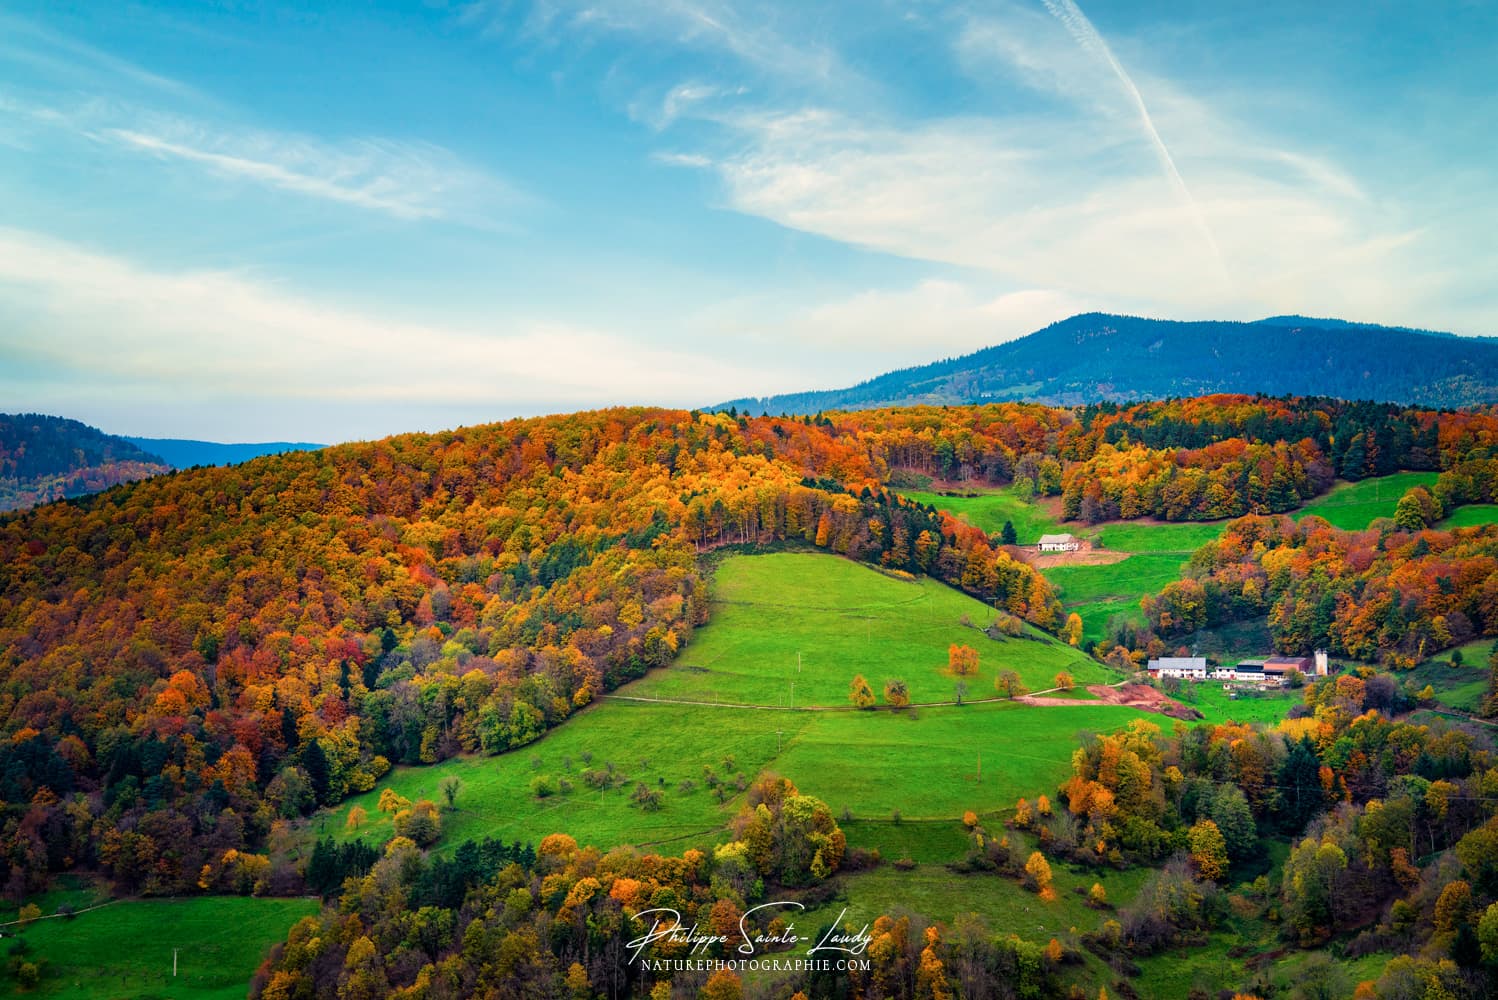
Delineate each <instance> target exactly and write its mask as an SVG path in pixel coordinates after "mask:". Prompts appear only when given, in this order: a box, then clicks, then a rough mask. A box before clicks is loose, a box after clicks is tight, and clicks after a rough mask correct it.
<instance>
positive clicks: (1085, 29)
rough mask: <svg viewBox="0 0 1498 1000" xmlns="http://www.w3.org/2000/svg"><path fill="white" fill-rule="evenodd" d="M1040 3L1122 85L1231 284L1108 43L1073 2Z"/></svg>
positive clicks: (1141, 100)
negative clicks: (1111, 72) (1110, 70)
mask: <svg viewBox="0 0 1498 1000" xmlns="http://www.w3.org/2000/svg"><path fill="white" fill-rule="evenodd" d="M1041 2H1042V3H1044V4H1045V7H1046V10H1048V11H1050V12H1051V14H1052V15H1053V16H1054V17H1055V18H1056V20H1058V21H1060V22H1061V23H1062V24H1063V25H1064V26H1065V27H1066V30H1067V31H1068V32H1070V33H1071V36H1072V37H1073V38H1075V39H1076V40H1077V44H1078V45H1080V46H1082V48H1084V49H1086V50H1087V51H1088V52H1091V53H1092V54H1093V55H1095V56H1098V57H1100V58H1102V59H1104V60H1105V61H1106V62H1107V63H1108V66H1109V67H1110V68H1111V69H1112V70H1113V74H1114V75H1115V76H1117V77H1118V82H1119V83H1122V84H1123V87H1124V90H1125V91H1126V92H1127V93H1128V95H1129V99H1130V100H1132V101H1133V102H1134V109H1135V110H1136V111H1138V112H1139V121H1140V124H1142V125H1143V126H1144V131H1145V134H1146V135H1148V136H1149V140H1150V143H1151V144H1152V145H1153V146H1154V147H1155V155H1156V156H1157V157H1158V158H1159V160H1160V166H1161V167H1163V168H1164V169H1165V176H1166V177H1167V178H1168V179H1169V180H1170V184H1171V187H1173V188H1175V191H1176V194H1177V195H1179V196H1180V199H1181V201H1182V202H1184V203H1185V205H1186V207H1187V208H1189V209H1190V210H1191V217H1192V219H1193V220H1195V222H1196V228H1197V231H1198V232H1199V233H1200V234H1201V237H1202V239H1203V240H1204V241H1206V244H1207V246H1208V247H1209V248H1210V249H1211V251H1212V259H1213V260H1214V261H1216V263H1217V269H1218V270H1219V271H1220V272H1221V273H1222V276H1223V279H1224V280H1226V281H1228V282H1229V283H1231V278H1229V277H1228V273H1227V266H1226V265H1225V264H1224V263H1223V260H1222V250H1221V248H1219V247H1218V246H1217V239H1216V238H1215V237H1214V236H1213V235H1212V230H1211V229H1210V228H1209V227H1208V226H1207V219H1206V217H1205V216H1203V215H1202V210H1201V207H1200V206H1199V205H1197V203H1196V199H1195V198H1193V197H1192V196H1191V189H1190V188H1188V187H1187V186H1186V181H1185V180H1184V179H1183V178H1182V177H1181V172H1180V171H1179V170H1177V169H1176V161H1175V159H1174V158H1173V157H1172V156H1171V155H1170V150H1169V148H1167V147H1166V145H1165V140H1164V139H1162V138H1160V132H1159V130H1158V129H1156V128H1155V121H1154V119H1153V118H1151V117H1150V112H1149V108H1148V107H1146V106H1145V103H1144V96H1143V95H1142V94H1140V93H1139V88H1138V87H1136V86H1134V81H1133V79H1132V78H1131V77H1130V76H1129V74H1128V72H1127V71H1125V70H1124V68H1123V66H1122V65H1121V64H1120V63H1119V61H1118V58H1117V57H1116V56H1114V54H1113V50H1112V49H1111V48H1109V47H1108V43H1107V42H1106V41H1104V39H1103V36H1102V35H1101V34H1099V33H1098V30H1097V28H1095V27H1094V26H1093V24H1092V22H1091V21H1090V20H1088V18H1087V15H1086V14H1084V13H1082V8H1080V7H1078V6H1077V5H1076V3H1075V2H1074V0H1041Z"/></svg>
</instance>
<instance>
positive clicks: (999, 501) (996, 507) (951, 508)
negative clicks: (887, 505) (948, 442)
mask: <svg viewBox="0 0 1498 1000" xmlns="http://www.w3.org/2000/svg"><path fill="white" fill-rule="evenodd" d="M973 492H974V493H976V494H977V495H976V496H970V497H968V496H946V495H944V494H941V493H933V492H930V491H928V490H901V491H900V495H901V496H903V497H905V498H906V499H908V500H914V501H915V502H916V503H923V504H930V505H931V506H933V507H936V508H937V509H939V510H945V511H948V512H950V513H952V514H954V515H956V516H957V517H959V518H961V519H962V520H964V521H966V522H968V523H969V524H971V525H972V526H973V527H975V528H982V529H983V530H984V531H986V532H988V533H989V534H990V535H997V534H998V533H999V532H1000V531H1002V530H1003V529H1004V522H1005V521H1008V522H1009V523H1010V524H1013V525H1014V533H1015V537H1016V540H1017V541H1018V543H1019V544H1020V545H1034V544H1035V543H1036V542H1038V541H1040V536H1041V535H1046V534H1051V533H1053V532H1058V531H1064V530H1065V529H1064V528H1062V527H1061V525H1060V524H1059V523H1058V522H1057V521H1056V519H1055V518H1054V517H1052V516H1051V514H1050V512H1049V511H1047V510H1046V509H1045V508H1044V507H1042V506H1040V505H1039V504H1037V503H1034V502H1033V501H1031V500H1027V499H1026V498H1024V497H1022V496H1020V495H1019V494H1018V493H1017V492H1015V491H1014V489H1013V487H1009V486H1005V487H1003V488H1002V489H992V488H989V489H984V490H981V491H979V490H974V491H973Z"/></svg>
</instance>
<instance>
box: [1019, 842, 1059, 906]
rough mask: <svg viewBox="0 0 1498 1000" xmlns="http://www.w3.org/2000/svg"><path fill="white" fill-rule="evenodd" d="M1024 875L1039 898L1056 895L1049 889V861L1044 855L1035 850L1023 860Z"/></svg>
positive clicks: (1049, 897)
mask: <svg viewBox="0 0 1498 1000" xmlns="http://www.w3.org/2000/svg"><path fill="white" fill-rule="evenodd" d="M1025 875H1026V876H1027V877H1028V879H1029V881H1030V884H1031V886H1032V887H1033V888H1034V889H1035V891H1036V892H1037V893H1039V894H1040V898H1041V899H1053V898H1054V897H1055V895H1056V893H1055V891H1054V890H1052V889H1051V863H1050V862H1049V861H1047V860H1046V859H1045V855H1044V854H1041V853H1040V852H1039V851H1035V852H1034V853H1032V854H1031V855H1030V858H1029V860H1028V861H1026V862H1025Z"/></svg>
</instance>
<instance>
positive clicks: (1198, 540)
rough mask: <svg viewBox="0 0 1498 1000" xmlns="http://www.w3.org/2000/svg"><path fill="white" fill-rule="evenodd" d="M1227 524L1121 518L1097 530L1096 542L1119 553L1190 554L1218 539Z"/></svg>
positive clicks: (1101, 546) (1100, 546)
mask: <svg viewBox="0 0 1498 1000" xmlns="http://www.w3.org/2000/svg"><path fill="white" fill-rule="evenodd" d="M1226 525H1227V522H1226V521H1211V522H1208V523H1205V524H1203V523H1198V522H1182V523H1179V524H1140V523H1138V522H1131V521H1118V522H1115V523H1112V524H1105V525H1103V526H1102V527H1101V528H1099V529H1097V533H1096V534H1095V535H1094V536H1093V545H1094V546H1096V547H1098V548H1102V549H1111V550H1113V551H1115V552H1174V553H1177V554H1180V555H1187V556H1189V555H1190V554H1191V553H1193V552H1195V551H1196V550H1197V549H1199V548H1201V547H1202V546H1203V545H1206V544H1207V543H1208V542H1215V541H1216V540H1217V538H1218V536H1219V535H1221V534H1222V529H1223V528H1224V527H1225V526H1226Z"/></svg>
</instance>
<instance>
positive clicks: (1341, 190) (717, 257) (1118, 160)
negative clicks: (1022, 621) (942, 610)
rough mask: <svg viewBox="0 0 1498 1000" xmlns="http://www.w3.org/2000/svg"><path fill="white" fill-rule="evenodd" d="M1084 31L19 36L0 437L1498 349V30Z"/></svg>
mask: <svg viewBox="0 0 1498 1000" xmlns="http://www.w3.org/2000/svg"><path fill="white" fill-rule="evenodd" d="M1079 3H1080V0H1079V2H1072V0H1023V2H1021V0H1014V2H1008V0H995V2H985V3H973V4H946V3H936V2H911V3H893V2H890V3H884V2H880V0H864V2H860V3H839V4H806V3H787V4H775V3H759V4H752V5H750V4H730V3H719V2H713V0H654V2H647V0H581V2H575V3H574V2H569V0H536V2H526V0H476V2H471V3H459V2H449V3H441V2H435V0H432V2H427V3H414V2H412V3H363V2H349V3H321V4H317V5H306V4H303V5H281V4H275V3H254V2H248V0H245V2H227V0H226V2H221V3H211V4H210V3H183V4H168V3H152V4H141V3H126V2H122V3H104V2H95V3H64V2H47V3H27V2H24V0H22V2H19V3H10V4H7V5H6V6H5V8H3V10H0V393H3V397H4V403H3V404H0V409H3V410H7V411H16V410H38V411H42V412H49V413H58V414H63V415H66V416H72V417H77V418H79V419H83V420H86V421H89V422H91V423H94V424H96V425H98V426H101V427H103V428H105V429H106V430H110V431H114V432H117V433H130V434H142V435H151V436H187V437H203V438H213V439H218V440H265V439H286V438H293V439H299V440H323V441H335V440H346V439H353V438H365V437H373V436H378V435H382V434H387V433H393V432H398V431H402V430H413V429H436V428H440V427H450V426H455V425H458V424H471V423H478V422H483V421H487V420H493V419H498V418H502V417H507V416H512V415H515V414H526V413H544V412H556V411H562V410H570V409H576V408H581V407H591V406H599V405H607V404H613V403H637V402H639V403H643V402H652V403H667V404H681V405H697V404H706V403H711V402H715V401H717V400H720V399H725V398H730V397H735V396H741V395H750V394H763V393H771V392H778V391H788V390H798V389H807V388H831V387H836V386H842V385H847V384H850V383H852V382H854V381H856V380H858V379H861V378H865V377H868V376H870V375H873V374H876V373H878V372H881V371H885V370H888V369H890V368H894V367H900V366H904V365H909V364H915V363H919V362H922V361H926V360H932V359H935V358H938V357H943V356H948V355H952V354H957V353H963V352H966V351H970V350H974V349H977V348H979V347H983V346H987V345H989V344H992V343H996V342H999V341H1002V340H1007V339H1010V338H1013V337H1015V336H1020V335H1022V334H1024V333H1028V332H1030V331H1032V330H1034V329H1037V328H1039V327H1041V326H1043V325H1045V324H1046V323H1049V322H1051V321H1054V320H1057V319H1061V318H1063V317H1065V316H1067V315H1070V314H1072V313H1075V312H1079V311H1083V310H1088V309H1099V310H1105V311H1111V312H1127V313H1138V314H1145V315H1154V316H1162V317H1168V318H1178V319H1193V318H1232V319H1251V318H1257V317H1260V316H1264V315H1270V314H1275V313H1286V312H1297V313H1306V314H1312V315H1335V316H1340V317H1345V318H1351V319H1360V320H1368V321H1374V322H1382V323H1391V324H1404V325H1413V326H1420V327H1426V328H1436V329H1446V330H1451V331H1454V332H1457V333H1462V334H1498V283H1495V282H1494V281H1493V280H1492V275H1493V274H1495V273H1498V241H1495V240H1494V238H1493V235H1492V234H1493V232H1494V230H1495V223H1498V218H1495V216H1498V208H1495V206H1498V190H1495V187H1498V184H1495V171H1494V168H1493V164H1494V163H1498V128H1495V127H1494V123H1495V122H1498V68H1495V64H1494V60H1493V59H1492V53H1493V52H1494V51H1495V48H1498V12H1495V11H1498V8H1495V5H1492V4H1486V3H1478V2H1471V3H1445V4H1442V3H1431V4H1413V3H1411V4H1390V3H1379V4H1367V3H1324V4H1319V5H1314V6H1312V5H1306V4H1303V3H1299V2H1293V3H1292V2H1282V3H1273V2H1270V3H1256V4H1227V3H1222V2H1220V0H1218V2H1184V3H1182V2H1172V3H1163V2H1161V3H1151V2H1144V3H1140V2H1133V3H1122V2H1114V3H1101V2H1085V3H1080V5H1079ZM311 6H315V7H317V11H316V12H315V13H309V12H308V11H307V10H306V9H305V8H306V7H311Z"/></svg>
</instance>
